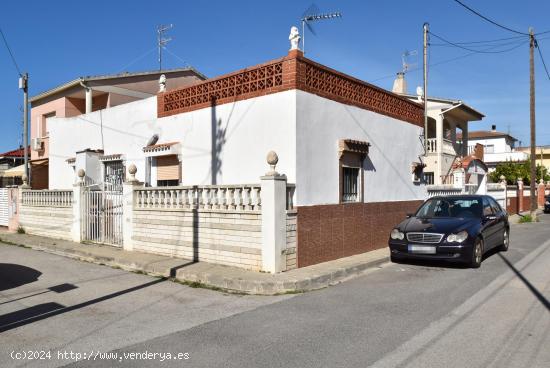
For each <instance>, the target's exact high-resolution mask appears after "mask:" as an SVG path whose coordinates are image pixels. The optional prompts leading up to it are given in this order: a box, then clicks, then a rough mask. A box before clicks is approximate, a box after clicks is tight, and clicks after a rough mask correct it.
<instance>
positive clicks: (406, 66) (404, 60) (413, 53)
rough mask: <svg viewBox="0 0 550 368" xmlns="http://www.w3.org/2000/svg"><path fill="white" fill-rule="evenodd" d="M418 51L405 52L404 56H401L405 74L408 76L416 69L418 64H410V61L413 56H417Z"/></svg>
mask: <svg viewBox="0 0 550 368" xmlns="http://www.w3.org/2000/svg"><path fill="white" fill-rule="evenodd" d="M417 55H418V51H416V50H412V51H409V50H405V51H403V54H401V63H402V66H403V70H402V71H403V74H406V73H407V72H408V71H409V70H410V69H411V68H414V67H416V65H417V63H410V62H409V61H410V59H411V57H412V56H417Z"/></svg>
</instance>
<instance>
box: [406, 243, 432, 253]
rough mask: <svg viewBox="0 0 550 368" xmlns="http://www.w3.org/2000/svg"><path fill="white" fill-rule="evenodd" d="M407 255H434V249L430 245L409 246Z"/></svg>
mask: <svg viewBox="0 0 550 368" xmlns="http://www.w3.org/2000/svg"><path fill="white" fill-rule="evenodd" d="M409 253H421V254H435V247H434V246H430V245H414V244H409Z"/></svg>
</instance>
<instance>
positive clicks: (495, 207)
mask: <svg viewBox="0 0 550 368" xmlns="http://www.w3.org/2000/svg"><path fill="white" fill-rule="evenodd" d="M489 203H490V204H491V207H492V208H493V212H494V213H496V214H498V213H501V212H502V207H500V204H498V202H497V201H495V200H494V199H493V198H489Z"/></svg>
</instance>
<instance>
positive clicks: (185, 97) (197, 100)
mask: <svg viewBox="0 0 550 368" xmlns="http://www.w3.org/2000/svg"><path fill="white" fill-rule="evenodd" d="M282 84H283V63H282V62H281V61H279V62H276V63H273V64H268V65H262V66H260V67H255V68H253V69H250V70H245V71H241V72H238V73H235V74H232V75H229V76H226V77H220V78H217V79H213V80H210V81H205V82H201V83H200V84H197V85H194V86H190V87H186V88H182V89H179V90H176V91H171V92H167V93H165V94H164V95H162V103H161V104H159V107H162V110H159V113H160V114H159V115H162V116H167V115H173V114H175V113H181V112H185V111H190V110H195V109H196V108H202V107H205V106H209V105H210V104H211V103H212V101H213V100H214V101H216V103H217V104H221V103H225V102H230V101H229V100H236V99H237V98H238V97H242V98H249V97H255V96H258V95H261V92H262V91H265V92H269V91H270V90H271V89H272V88H274V87H279V86H282ZM273 92H275V91H273Z"/></svg>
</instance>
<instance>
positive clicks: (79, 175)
mask: <svg viewBox="0 0 550 368" xmlns="http://www.w3.org/2000/svg"><path fill="white" fill-rule="evenodd" d="M77 175H78V177H79V178H80V179H83V178H84V176H86V172H85V171H84V169H78V172H77Z"/></svg>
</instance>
